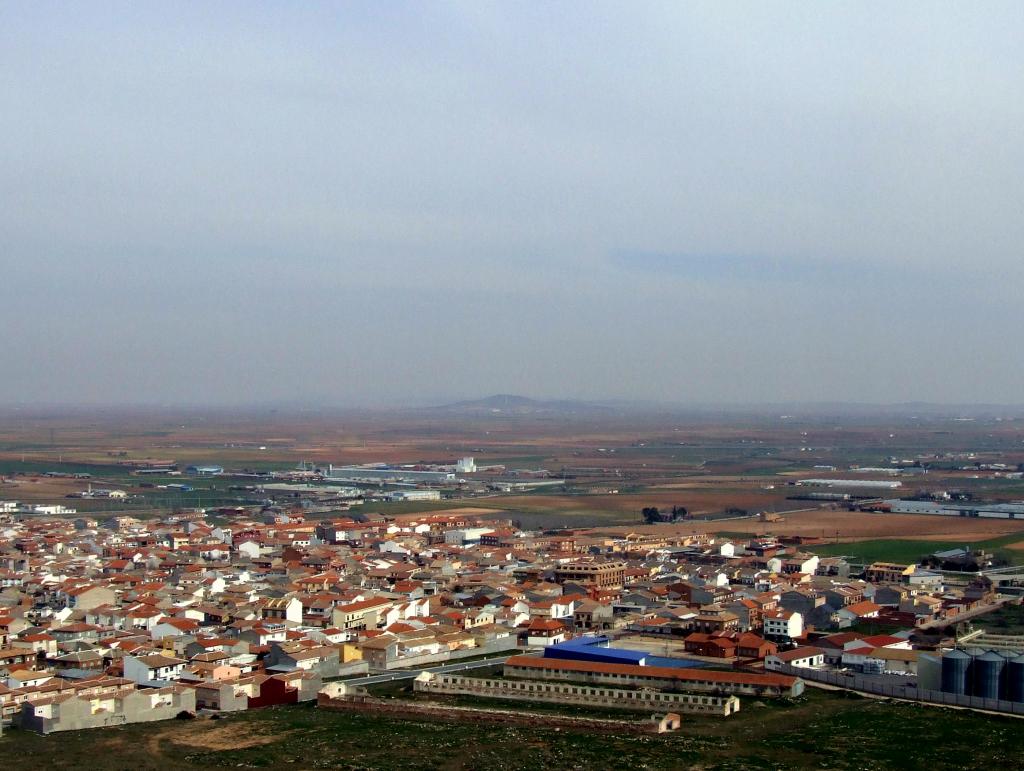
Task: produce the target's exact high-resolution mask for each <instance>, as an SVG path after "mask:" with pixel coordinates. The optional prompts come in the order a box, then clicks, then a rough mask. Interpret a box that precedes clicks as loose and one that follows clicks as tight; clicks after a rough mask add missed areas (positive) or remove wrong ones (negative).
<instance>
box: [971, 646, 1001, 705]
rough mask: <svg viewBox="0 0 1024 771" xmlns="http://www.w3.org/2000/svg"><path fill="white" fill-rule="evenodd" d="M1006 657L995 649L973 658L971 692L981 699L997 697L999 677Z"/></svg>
mask: <svg viewBox="0 0 1024 771" xmlns="http://www.w3.org/2000/svg"><path fill="white" fill-rule="evenodd" d="M1004 666H1006V659H1004V658H1003V657H1002V656H1000V655H999V654H998V653H996V652H995V651H989V652H988V653H983V654H981V655H980V656H978V657H977V658H976V659H974V665H973V666H972V667H971V670H972V671H971V684H972V688H971V693H972V694H973V695H974V696H980V697H981V698H983V699H998V698H999V694H1000V689H999V679H1000V677H1001V676H1002V674H1003V667H1004Z"/></svg>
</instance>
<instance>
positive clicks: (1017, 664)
mask: <svg viewBox="0 0 1024 771" xmlns="http://www.w3.org/2000/svg"><path fill="white" fill-rule="evenodd" d="M1006 698H1007V699H1009V700H1010V701H1024V656H1018V657H1017V658H1015V659H1011V660H1010V661H1008V662H1006Z"/></svg>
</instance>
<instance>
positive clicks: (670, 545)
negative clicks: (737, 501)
mask: <svg viewBox="0 0 1024 771" xmlns="http://www.w3.org/2000/svg"><path fill="white" fill-rule="evenodd" d="M17 510H18V507H17V506H16V505H14V504H8V505H7V506H6V511H7V512H8V513H6V514H4V515H2V516H3V517H4V522H3V524H2V527H0V538H2V540H0V565H2V567H3V572H2V574H0V585H2V587H3V591H2V593H0V603H2V609H0V644H2V645H0V647H2V650H0V676H2V677H3V685H0V705H2V716H3V722H4V724H5V725H8V726H11V725H13V726H16V727H18V728H21V729H25V730H30V731H36V732H39V733H44V734H49V733H54V732H60V731H69V730H77V729H82V728H100V727H106V726H116V725H124V724H127V723H132V722H139V721H154V720H162V719H170V718H174V717H177V716H179V715H181V714H183V713H187V714H192V715H195V714H216V713H227V712H234V711H240V710H249V709H257V708H261V707H267V706H272V705H284V704H295V703H299V702H304V701H313V702H317V703H318V704H319V705H320V706H321V707H322V708H328V709H330V708H339V706H340V707H345V706H346V702H348V703H349V704H348V705H347V706H348V707H349V708H351V705H352V704H359V705H360V708H363V709H372V708H373V705H374V698H373V696H372V687H373V685H374V684H377V683H381V682H391V683H393V682H395V681H396V680H402V679H408V680H409V681H410V683H411V684H412V685H413V686H414V688H413V689H412V693H411V695H410V699H413V700H419V701H421V700H423V699H429V698H430V697H434V696H437V697H442V698H443V697H444V696H447V695H453V694H462V695H476V696H481V697H486V698H488V699H500V700H506V701H508V702H510V703H513V704H514V703H517V702H524V701H525V702H554V703H560V704H576V705H590V706H594V707H603V708H608V707H611V708H621V709H625V710H629V712H630V714H635V713H636V712H638V711H650V712H651V713H652V715H653V716H654V718H655V722H654V723H652V726H654V727H656V728H658V729H659V730H670V729H671V727H672V726H673V725H675V726H678V723H679V720H680V718H681V717H682V719H685V718H686V716H687V715H690V714H701V713H703V714H715V715H718V716H720V717H722V718H728V717H729V716H730V715H733V714H734V713H736V712H737V711H739V710H741V709H743V705H744V703H745V702H746V700H747V698H748V697H753V698H756V699H763V698H792V697H796V696H800V695H801V694H802V693H803V692H804V690H805V688H806V687H807V686H808V685H809V684H810V685H813V684H816V683H827V684H831V685H833V686H837V687H840V688H849V689H853V690H857V691H862V692H866V693H873V694H880V695H885V696H890V697H898V698H901V699H910V700H916V701H920V702H925V703H934V704H952V705H961V706H967V707H976V708H980V709H985V710H988V711H995V712H1006V713H1010V714H1024V635H1016V636H1013V635H1001V634H998V633H991V632H988V631H986V630H984V629H983V628H981V627H980V626H979V628H977V629H973V628H972V629H971V631H969V632H963V631H962V630H963V628H966V627H969V626H971V622H970V620H971V619H976V618H979V617H980V618H981V619H982V620H983V619H984V614H986V613H991V612H995V611H998V610H999V609H1000V608H1003V607H1004V606H1006V607H1013V606H1014V605H1018V604H1019V602H1020V594H1021V592H1020V590H1019V589H1018V588H1017V586H1016V585H1011V584H1017V583H1018V580H1019V579H1020V578H1021V577H1022V576H1020V575H1019V574H1010V573H1006V572H1002V573H998V572H997V573H994V574H992V575H993V576H994V578H990V577H987V576H986V575H984V574H982V573H978V574H970V573H964V572H956V571H948V570H947V571H944V570H938V569H933V568H927V567H923V566H921V565H916V564H909V565H908V564H893V563H883V562H875V563H871V564H868V565H861V566H855V565H851V564H850V563H849V562H848V561H846V560H845V559H843V558H839V557H824V558H820V557H818V556H817V555H815V554H812V553H810V552H807V551H804V550H803V549H802V547H801V543H802V540H803V539H801V538H799V537H796V538H786V537H778V538H774V537H752V538H749V539H737V538H725V537H721V536H715V535H713V534H709V533H706V532H694V533H690V534H686V535H676V534H668V533H666V534H659V533H658V532H657V529H656V528H654V529H653V530H652V529H651V528H646V532H635V533H634V532H627V533H602V532H601V528H587V529H578V530H573V531H568V532H558V533H555V534H551V533H543V532H540V531H531V530H527V529H523V528H520V527H518V526H517V525H516V524H515V523H514V522H512V521H510V520H506V519H488V518H484V517H481V516H480V515H460V514H457V513H448V514H426V515H401V516H385V515H380V514H376V515H375V514H372V513H367V514H360V516H359V517H358V519H353V518H348V517H345V516H339V517H336V518H329V519H317V520H311V521H307V520H306V519H305V517H304V515H303V513H302V508H301V507H300V506H296V507H293V508H290V509H285V508H283V507H281V506H278V505H267V506H264V507H262V508H260V509H258V510H236V509H231V510H219V511H211V512H204V511H185V512H179V513H176V514H173V515H170V516H165V517H163V518H160V519H148V520H143V519H138V518H134V517H131V516H126V515H117V516H111V517H109V518H105V519H104V518H100V517H92V516H78V517H65V518H61V519H53V518H46V517H40V516H39V515H38V514H35V515H21V516H19V515H17V514H15V513H14V512H16V511H17ZM970 554H971V552H970V550H966V551H959V552H955V553H952V552H951V553H936V554H934V555H932V556H934V557H936V558H940V559H942V560H946V561H949V560H955V559H963V558H965V557H969V556H970ZM949 629H954V630H960V631H955V634H954V636H953V637H952V638H951V637H950V636H949V635H947V634H943V633H942V630H949ZM624 720H626V718H624Z"/></svg>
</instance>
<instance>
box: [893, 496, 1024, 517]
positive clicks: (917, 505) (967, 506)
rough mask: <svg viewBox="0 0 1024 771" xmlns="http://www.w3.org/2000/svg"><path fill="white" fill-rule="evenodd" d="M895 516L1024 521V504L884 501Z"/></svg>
mask: <svg viewBox="0 0 1024 771" xmlns="http://www.w3.org/2000/svg"><path fill="white" fill-rule="evenodd" d="M883 505H885V506H888V508H889V511H891V512H892V513H893V514H933V515H937V516H943V517H979V518H982V519H1024V503H966V502H960V503H948V504H947V503H936V502H935V501H900V500H891V501H884V502H883Z"/></svg>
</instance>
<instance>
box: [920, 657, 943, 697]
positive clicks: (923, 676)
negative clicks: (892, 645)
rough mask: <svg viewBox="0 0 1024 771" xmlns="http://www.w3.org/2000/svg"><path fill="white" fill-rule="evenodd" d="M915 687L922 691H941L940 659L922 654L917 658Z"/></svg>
mask: <svg viewBox="0 0 1024 771" xmlns="http://www.w3.org/2000/svg"><path fill="white" fill-rule="evenodd" d="M917 687H918V688H920V689H921V690H922V691H941V690H942V657H941V656H939V655H938V654H937V653H922V654H921V655H920V656H918V658H917Z"/></svg>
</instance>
